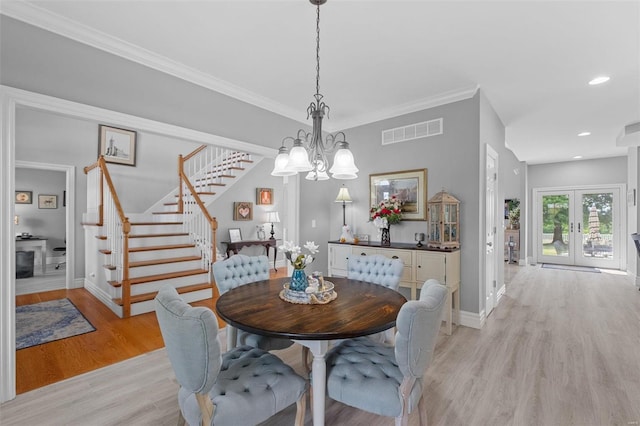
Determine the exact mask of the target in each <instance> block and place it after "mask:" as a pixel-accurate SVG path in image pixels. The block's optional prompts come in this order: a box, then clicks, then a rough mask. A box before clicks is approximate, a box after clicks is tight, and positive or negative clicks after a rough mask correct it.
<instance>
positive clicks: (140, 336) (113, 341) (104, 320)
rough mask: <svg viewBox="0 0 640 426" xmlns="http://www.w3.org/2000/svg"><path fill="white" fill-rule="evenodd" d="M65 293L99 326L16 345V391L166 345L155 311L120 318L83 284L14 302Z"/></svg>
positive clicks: (210, 302) (208, 303)
mask: <svg viewBox="0 0 640 426" xmlns="http://www.w3.org/2000/svg"><path fill="white" fill-rule="evenodd" d="M284 274H286V268H281V269H280V271H279V272H275V271H273V270H272V271H271V276H272V277H276V276H284ZM65 297H66V298H68V299H69V300H71V301H72V302H73V304H74V305H76V307H77V308H78V309H79V310H80V312H82V314H83V315H84V316H85V317H86V318H87V319H88V320H89V322H91V324H92V325H93V326H94V327H95V329H96V331H94V332H91V333H87V334H83V335H80V336H74V337H70V338H67V339H62V340H56V341H54V342H50V343H46V344H44V345H38V346H32V347H30V348H26V349H20V350H18V351H16V392H17V393H18V394H21V393H24V392H27V391H30V390H33V389H36V388H39V387H42V386H46V385H49V384H51V383H55V382H58V381H60V380H64V379H68V378H69V377H73V376H77V375H79V374H82V373H86V372H88V371H93V370H96V369H98V368H102V367H105V366H107V365H111V364H114V363H117V362H120V361H123V360H125V359H129V358H132V357H135V356H138V355H142V354H144V353H147V352H151V351H154V350H156V349H159V348H162V347H164V342H163V341H162V335H161V334H160V328H159V327H158V321H157V320H156V315H155V313H153V312H150V313H147V314H143V315H136V316H134V317H131V318H127V319H122V318H118V316H116V315H115V314H114V313H113V312H111V310H110V309H109V308H107V307H106V306H104V305H103V304H102V303H101V302H100V301H98V300H97V299H96V298H95V297H94V296H93V295H92V294H91V293H89V292H88V291H87V290H85V289H74V290H54V291H46V292H41V293H32V294H25V295H20V296H16V306H21V305H28V304H31V303H38V302H44V301H48V300H55V299H62V298H65ZM213 304H214V300H212V299H207V300H202V301H200V302H195V303H193V304H192V305H194V306H208V307H210V308H213ZM220 324H221V325H223V324H224V323H222V322H221V323H220Z"/></svg>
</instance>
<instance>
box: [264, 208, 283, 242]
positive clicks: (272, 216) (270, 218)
mask: <svg viewBox="0 0 640 426" xmlns="http://www.w3.org/2000/svg"><path fill="white" fill-rule="evenodd" d="M267 222H268V223H271V238H270V239H271V240H275V237H274V234H275V232H274V230H273V224H274V223H280V216H278V212H267Z"/></svg>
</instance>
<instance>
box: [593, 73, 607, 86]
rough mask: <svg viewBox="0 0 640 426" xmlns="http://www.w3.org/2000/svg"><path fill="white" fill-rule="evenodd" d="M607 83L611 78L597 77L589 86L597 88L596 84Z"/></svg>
mask: <svg viewBox="0 0 640 426" xmlns="http://www.w3.org/2000/svg"><path fill="white" fill-rule="evenodd" d="M607 81H609V77H607V76H606V75H603V76H600V77H596V78H594V79H593V80H591V81H590V82H589V85H591V86H595V85H596V84H602V83H606V82H607Z"/></svg>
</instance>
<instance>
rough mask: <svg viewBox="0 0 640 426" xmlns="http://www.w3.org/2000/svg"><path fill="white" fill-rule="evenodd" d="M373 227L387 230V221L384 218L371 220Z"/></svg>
mask: <svg viewBox="0 0 640 426" xmlns="http://www.w3.org/2000/svg"><path fill="white" fill-rule="evenodd" d="M373 226H375V227H376V228H388V227H389V221H388V220H387V218H386V217H376V218H375V219H373Z"/></svg>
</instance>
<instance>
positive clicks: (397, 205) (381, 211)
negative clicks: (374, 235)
mask: <svg viewBox="0 0 640 426" xmlns="http://www.w3.org/2000/svg"><path fill="white" fill-rule="evenodd" d="M369 213H370V216H371V221H372V222H373V224H374V226H376V227H378V228H388V227H389V225H391V224H396V223H400V221H401V220H402V201H400V200H399V199H398V198H396V196H395V195H394V196H392V197H391V199H385V200H384V201H381V202H380V204H378V205H377V206H373V207H371V210H370V211H369Z"/></svg>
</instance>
